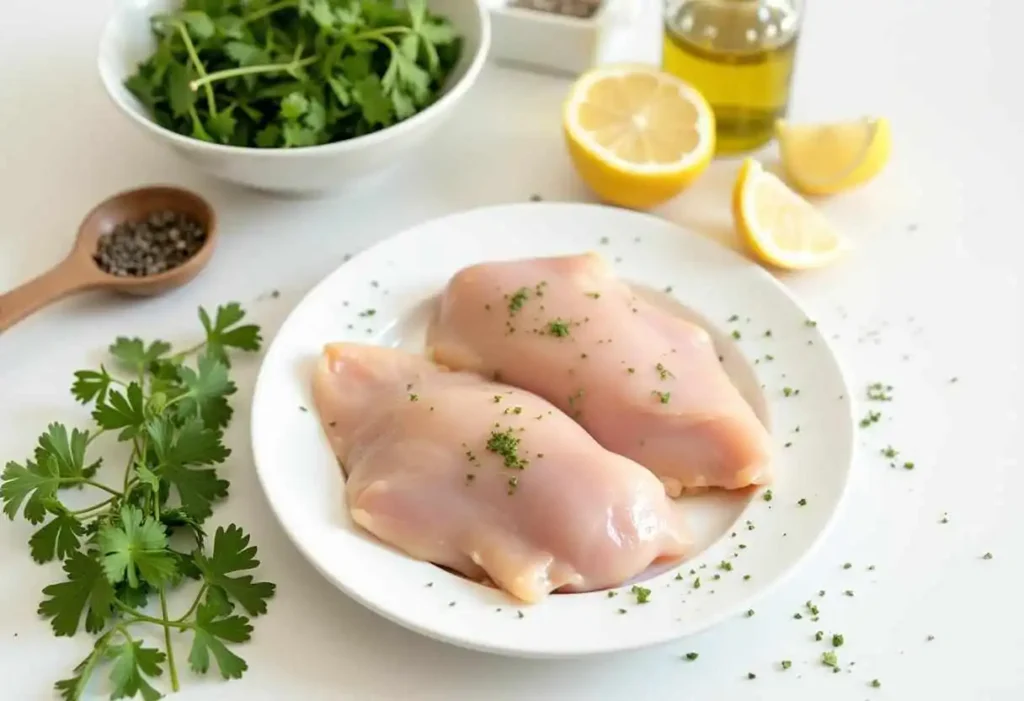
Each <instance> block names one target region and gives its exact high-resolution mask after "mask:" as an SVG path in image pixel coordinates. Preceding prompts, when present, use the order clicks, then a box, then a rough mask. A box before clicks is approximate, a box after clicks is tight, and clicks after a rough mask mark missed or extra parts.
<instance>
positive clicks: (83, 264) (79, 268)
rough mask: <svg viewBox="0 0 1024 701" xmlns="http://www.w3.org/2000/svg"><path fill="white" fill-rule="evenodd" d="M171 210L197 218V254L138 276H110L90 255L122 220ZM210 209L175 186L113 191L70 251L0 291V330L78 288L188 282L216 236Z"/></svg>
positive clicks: (152, 290) (148, 288) (137, 291)
mask: <svg viewBox="0 0 1024 701" xmlns="http://www.w3.org/2000/svg"><path fill="white" fill-rule="evenodd" d="M164 210H170V211H173V212H179V213H181V214H185V215H188V216H190V217H192V218H193V219H195V220H196V221H197V222H198V223H199V224H200V226H202V228H203V229H204V230H205V231H206V241H205V242H204V243H203V246H202V248H200V249H199V250H198V251H196V253H195V255H193V256H192V257H191V258H189V259H188V260H187V261H185V262H184V263H182V264H181V265H179V266H178V267H176V268H172V269H170V270H167V271H164V272H162V273H158V274H156V275H146V276H142V277H128V276H118V275H112V274H110V273H108V272H105V271H104V270H102V269H101V268H100V267H99V266H98V265H97V264H96V261H95V260H94V259H93V255H94V254H95V253H96V248H97V245H98V242H99V238H100V236H102V235H103V234H107V233H109V232H110V231H112V230H113V229H114V227H115V226H117V225H118V224H120V223H122V222H126V221H141V220H143V219H145V218H146V217H147V216H149V215H150V214H153V213H155V212H159V211H164ZM216 223H217V222H216V217H215V216H214V213H213V208H211V207H210V205H209V203H208V202H207V201H206V200H204V199H203V198H202V197H200V196H199V195H196V194H194V193H191V192H189V191H187V190H180V189H178V188H173V187H144V188H140V189H138V190H129V191H128V192H122V193H120V194H117V195H114V196H113V197H111V198H109V199H107V200H104V201H103V202H101V203H100V204H98V205H96V207H94V208H93V209H92V211H91V212H89V213H88V214H87V215H86V216H85V219H84V220H82V223H81V225H80V226H79V227H78V238H77V239H76V240H75V245H74V247H73V248H72V249H71V253H69V254H68V257H67V258H65V259H64V260H63V261H61V262H60V263H58V264H57V265H56V266H55V267H54V268H52V269H50V270H49V271H48V272H45V273H43V274H42V275H40V276H39V277H37V278H35V279H34V280H30V281H28V282H26V283H25V284H24V285H22V286H21V287H18V288H16V289H14V290H12V291H10V292H8V293H7V294H4V295H0V333H2V332H3V331H5V330H7V329H9V328H10V327H12V326H14V324H16V323H17V322H19V321H21V320H22V319H24V318H25V317H27V316H28V315H29V314H32V313H33V312H35V311H37V310H39V309H42V308H43V307H45V306H46V305H48V304H51V303H53V302H56V301H57V300H59V299H62V298H64V297H67V296H68V295H71V294H74V293H76V292H83V291H85V290H92V289H109V290H113V291H115V292H121V293H124V294H128V295H134V296H138V297H147V296H150V295H158V294H161V293H163V292H167V291H168V290H171V289H173V288H175V287H180V286H181V285H184V284H185V283H187V282H189V281H190V280H192V278H194V277H195V276H196V275H198V274H199V271H201V270H202V269H203V267H204V266H205V265H206V264H207V262H209V260H210V256H211V255H212V254H213V248H214V242H215V241H216V238H217V227H216Z"/></svg>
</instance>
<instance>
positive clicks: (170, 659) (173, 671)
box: [157, 516, 181, 691]
mask: <svg viewBox="0 0 1024 701" xmlns="http://www.w3.org/2000/svg"><path fill="white" fill-rule="evenodd" d="M157 518H159V516H157ZM160 615H161V616H163V619H164V622H163V628H164V648H166V650H167V669H168V670H169V671H170V675H171V690H172V691H178V690H179V689H180V688H181V686H180V685H179V684H178V667H177V666H176V665H175V664H174V647H172V646H171V621H169V620H167V596H166V595H165V594H164V588H163V586H161V587H160Z"/></svg>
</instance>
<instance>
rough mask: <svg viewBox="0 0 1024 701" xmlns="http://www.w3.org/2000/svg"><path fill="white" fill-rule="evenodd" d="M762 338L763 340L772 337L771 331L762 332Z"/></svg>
mask: <svg viewBox="0 0 1024 701" xmlns="http://www.w3.org/2000/svg"><path fill="white" fill-rule="evenodd" d="M764 337H765V338H771V337H772V330H771V329H768V330H766V331H765V332H764Z"/></svg>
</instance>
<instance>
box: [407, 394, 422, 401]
mask: <svg viewBox="0 0 1024 701" xmlns="http://www.w3.org/2000/svg"><path fill="white" fill-rule="evenodd" d="M419 400H420V395H418V394H410V395H409V401H410V402H418V401H419Z"/></svg>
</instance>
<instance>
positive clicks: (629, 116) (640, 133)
mask: <svg viewBox="0 0 1024 701" xmlns="http://www.w3.org/2000/svg"><path fill="white" fill-rule="evenodd" d="M563 129H564V132H565V138H566V141H567V143H568V147H569V154H570V157H571V158H572V161H573V164H574V165H575V166H576V170H577V171H578V172H579V175H580V177H581V178H582V179H583V181H584V182H586V183H587V185H589V186H590V188H591V189H592V190H594V192H595V193H597V195H598V196H599V197H601V198H602V199H603V200H605V201H607V202H610V203H612V204H617V205H620V206H623V207H632V208H637V209H646V208H649V207H653V206H655V205H657V204H660V203H662V202H664V201H665V200H668V199H670V198H671V197H674V196H675V195H677V194H678V193H679V192H680V191H681V190H682V189H683V188H685V187H686V186H687V185H689V184H690V183H691V182H693V180H694V179H695V178H696V177H697V176H698V175H700V174H701V173H702V172H703V171H704V169H705V168H706V167H707V165H708V163H709V162H710V161H711V157H712V155H713V154H714V151H715V117H714V114H713V113H712V112H711V107H710V106H709V105H708V103H707V101H706V100H705V99H704V98H703V96H701V94H700V93H699V92H697V91H696V90H695V89H694V88H692V87H690V86H689V85H688V84H687V83H685V82H683V81H682V80H680V79H678V78H676V77H675V76H672V75H670V74H668V73H665V72H663V71H660V70H658V69H657V68H654V67H652V66H644V65H619V66H606V67H602V68H598V69H595V70H593V71H590V72H588V73H585V74H584V75H582V76H581V77H580V78H579V79H578V80H577V81H576V83H575V84H574V85H573V87H572V90H571V91H570V93H569V97H568V99H567V100H566V103H565V108H564V112H563Z"/></svg>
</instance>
